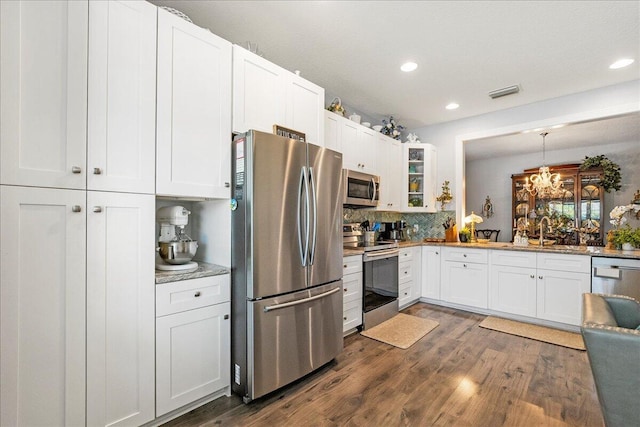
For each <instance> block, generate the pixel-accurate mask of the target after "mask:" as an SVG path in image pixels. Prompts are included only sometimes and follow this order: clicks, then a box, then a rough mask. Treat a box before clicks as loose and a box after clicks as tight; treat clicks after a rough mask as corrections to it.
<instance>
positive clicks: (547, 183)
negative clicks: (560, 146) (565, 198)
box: [523, 132, 564, 199]
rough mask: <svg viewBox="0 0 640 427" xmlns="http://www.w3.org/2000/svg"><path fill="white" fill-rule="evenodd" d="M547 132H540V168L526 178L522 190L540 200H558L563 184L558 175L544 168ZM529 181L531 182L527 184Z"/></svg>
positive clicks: (562, 191)
mask: <svg viewBox="0 0 640 427" xmlns="http://www.w3.org/2000/svg"><path fill="white" fill-rule="evenodd" d="M548 134H549V132H542V133H541V134H540V136H542V166H540V169H539V170H538V173H534V174H532V175H531V177H529V178H527V182H526V183H525V184H524V186H523V189H524V190H527V191H528V192H529V194H531V195H532V196H536V195H537V196H538V197H539V198H541V199H545V198H560V197H562V195H563V194H564V188H563V183H562V181H560V174H559V173H551V172H550V171H549V167H547V166H545V158H544V155H545V151H544V148H545V147H544V146H545V144H544V143H545V137H546V136H547V135H548ZM529 181H531V182H529Z"/></svg>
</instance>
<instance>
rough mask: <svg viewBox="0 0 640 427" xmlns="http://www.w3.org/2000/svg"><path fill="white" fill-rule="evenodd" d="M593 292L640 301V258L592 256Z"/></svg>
mask: <svg viewBox="0 0 640 427" xmlns="http://www.w3.org/2000/svg"><path fill="white" fill-rule="evenodd" d="M591 292H594V293H599V294H615V295H626V296H629V297H632V298H635V299H636V300H638V301H640V259H629V258H600V257H593V258H591Z"/></svg>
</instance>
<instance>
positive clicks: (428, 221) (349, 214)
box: [342, 208, 456, 240]
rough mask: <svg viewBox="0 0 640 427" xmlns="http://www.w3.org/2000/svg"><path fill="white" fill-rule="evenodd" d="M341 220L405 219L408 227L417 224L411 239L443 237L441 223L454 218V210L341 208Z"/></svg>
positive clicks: (345, 221)
mask: <svg viewBox="0 0 640 427" xmlns="http://www.w3.org/2000/svg"><path fill="white" fill-rule="evenodd" d="M342 215H343V222H344V223H351V222H363V221H365V220H369V222H370V223H374V222H392V221H405V222H406V223H407V226H408V227H412V226H413V225H416V224H417V225H418V232H417V233H415V234H413V233H412V234H411V238H412V240H422V239H424V238H425V237H440V238H444V227H442V223H444V222H445V221H446V219H447V218H453V219H455V218H456V212H455V211H438V212H436V213H402V212H379V211H374V210H370V209H348V208H345V209H343V210H342Z"/></svg>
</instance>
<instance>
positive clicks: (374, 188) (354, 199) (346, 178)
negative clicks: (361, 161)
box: [342, 169, 380, 207]
mask: <svg viewBox="0 0 640 427" xmlns="http://www.w3.org/2000/svg"><path fill="white" fill-rule="evenodd" d="M342 176H343V182H344V201H343V204H344V205H347V206H352V207H371V206H378V200H379V199H380V191H379V189H380V177H378V176H376V175H371V174H367V173H362V172H357V171H352V170H349V169H344V170H343V171H342Z"/></svg>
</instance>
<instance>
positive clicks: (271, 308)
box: [264, 287, 340, 313]
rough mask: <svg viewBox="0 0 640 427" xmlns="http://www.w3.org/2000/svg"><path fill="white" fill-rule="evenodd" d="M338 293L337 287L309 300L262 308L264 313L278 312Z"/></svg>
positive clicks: (304, 299)
mask: <svg viewBox="0 0 640 427" xmlns="http://www.w3.org/2000/svg"><path fill="white" fill-rule="evenodd" d="M338 291H340V288H339V287H338V288H333V289H331V290H330V291H327V292H324V293H322V294H318V295H314V296H312V297H309V298H303V299H298V300H295V301H291V302H285V303H282V304H275V305H268V306H266V307H265V308H264V312H265V313H268V312H269V311H273V310H278V309H280V308H287V307H292V306H294V305H300V304H304V303H305V302H310V301H315V300H317V299H320V298H324V297H328V296H329V295H332V294H335V293H336V292H338Z"/></svg>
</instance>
